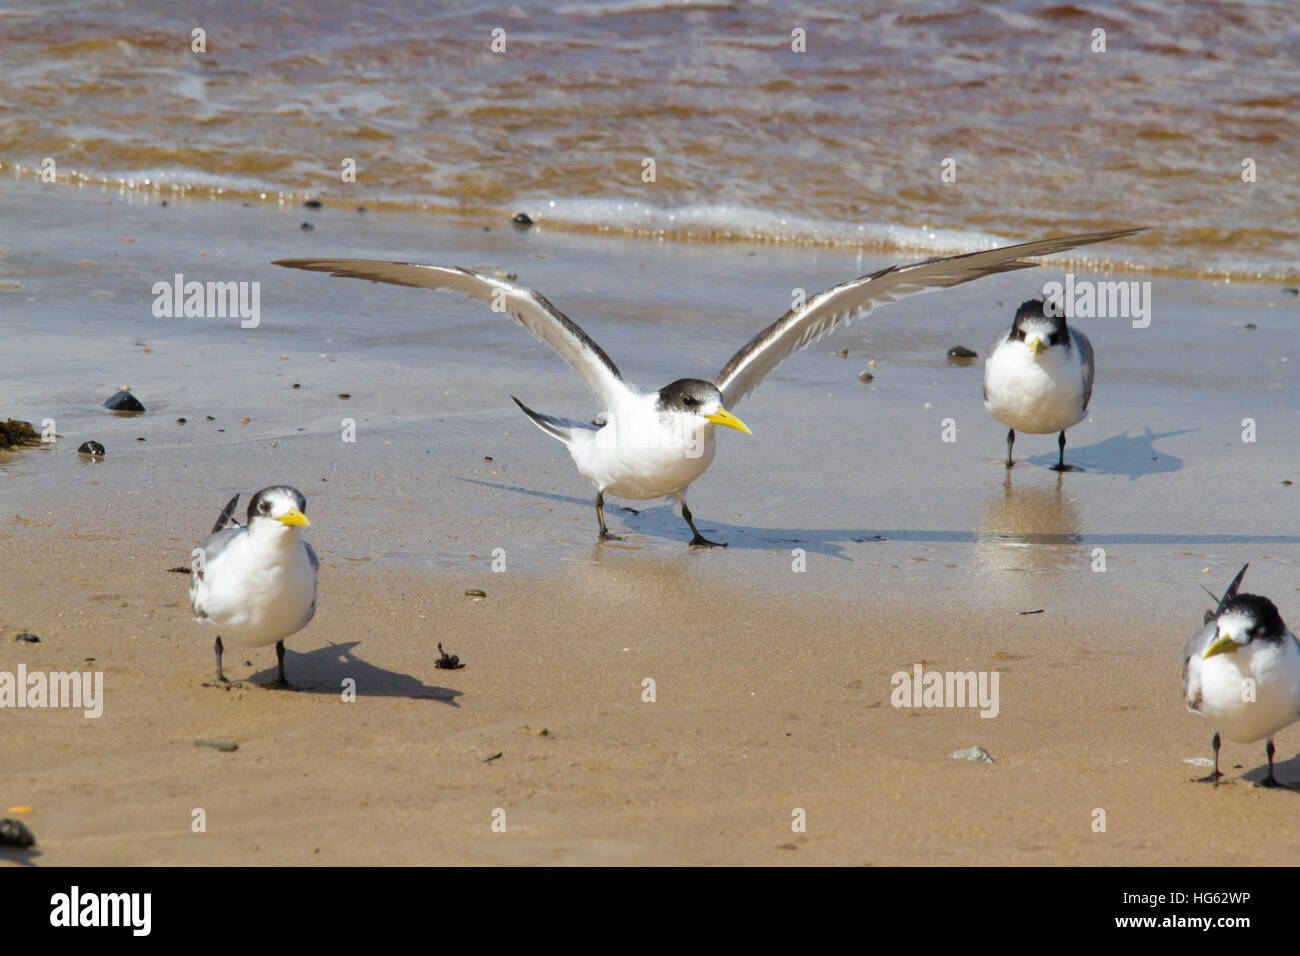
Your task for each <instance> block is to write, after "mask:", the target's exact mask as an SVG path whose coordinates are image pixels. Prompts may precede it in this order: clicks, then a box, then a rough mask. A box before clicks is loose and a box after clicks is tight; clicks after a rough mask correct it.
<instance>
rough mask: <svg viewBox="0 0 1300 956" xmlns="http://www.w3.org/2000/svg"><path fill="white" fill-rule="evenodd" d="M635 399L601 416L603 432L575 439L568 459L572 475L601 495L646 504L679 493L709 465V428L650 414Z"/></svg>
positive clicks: (643, 398)
mask: <svg viewBox="0 0 1300 956" xmlns="http://www.w3.org/2000/svg"><path fill="white" fill-rule="evenodd" d="M655 401H656V396H655V395H653V394H652V395H638V396H635V397H633V398H631V399H630V400H629V401H627V402H624V403H621V404H620V407H618V408H616V409H611V410H609V411H608V412H607V413H606V423H605V427H604V428H601V429H600V430H599V431H595V432H583V433H580V434H578V435H576V436H575V440H574V441H573V442H572V443H571V444H570V445H569V453H570V454H571V455H572V456H573V463H574V464H575V465H576V466H577V468H578V471H579V472H580V473H581V474H582V475H583V476H584V477H586V478H587V479H588V480H589V481H591V482H592V483H593V484H595V485H596V487H597V488H602V489H604V491H605V492H606V493H607V494H611V495H617V496H618V497H620V498H634V499H642V500H644V499H649V498H659V497H662V496H664V495H672V494H675V493H677V492H680V491H682V490H683V489H685V488H686V486H687V485H689V484H690V483H691V482H692V481H694V480H695V479H696V478H698V477H699V476H700V475H702V474H703V473H704V471H705V469H707V468H708V467H709V464H710V463H711V462H712V461H713V455H714V450H715V444H714V435H713V430H714V426H713V425H712V424H705V425H702V426H699V427H698V428H697V427H694V426H688V425H686V424H685V422H686V420H687V419H686V417H685V416H665V415H661V414H660V413H659V412H658V411H657V410H656V409H655V405H654V403H655Z"/></svg>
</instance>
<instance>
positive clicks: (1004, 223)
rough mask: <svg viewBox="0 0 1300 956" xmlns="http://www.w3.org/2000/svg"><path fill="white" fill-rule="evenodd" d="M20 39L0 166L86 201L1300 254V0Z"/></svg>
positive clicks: (42, 30)
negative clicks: (1068, 236) (46, 169)
mask: <svg viewBox="0 0 1300 956" xmlns="http://www.w3.org/2000/svg"><path fill="white" fill-rule="evenodd" d="M196 29H202V30H204V31H205V37H204V45H205V47H206V52H195V51H194V50H193V49H192V43H193V40H192V35H193V31H194V30H196ZM498 31H499V32H498ZM1097 31H1104V34H1105V35H1104V41H1105V44H1104V46H1105V48H1104V51H1103V50H1101V49H1100V46H1099V38H1100V37H1099V34H1098V33H1097ZM494 40H495V41H496V49H494V46H493V43H494ZM0 45H3V49H4V51H5V70H4V71H3V73H2V74H0V104H3V105H4V106H5V107H6V108H5V109H0V169H3V170H5V171H6V172H7V173H8V174H9V175H11V176H16V177H18V178H21V179H28V180H31V179H35V178H36V177H37V176H38V175H39V174H40V171H41V168H42V164H43V163H44V162H45V161H47V160H48V161H50V162H52V163H53V164H54V165H53V167H52V169H51V173H52V174H53V176H54V179H55V182H57V183H58V184H60V185H62V186H65V187H66V186H75V185H77V184H86V183H93V184H105V183H106V184H111V185H119V184H120V185H121V186H122V187H123V188H124V189H126V190H129V191H131V192H135V193H138V194H140V195H141V196H147V197H168V198H171V199H172V201H173V202H175V201H178V200H179V199H180V198H181V197H184V196H190V197H196V198H202V199H207V198H210V197H218V198H223V199H227V200H229V199H236V200H241V201H244V200H248V201H254V202H266V203H272V204H276V203H280V202H282V201H283V202H287V203H289V204H290V205H296V204H297V202H298V201H300V200H301V199H303V198H305V197H308V196H311V197H318V198H320V199H322V200H323V201H325V202H326V203H327V204H331V205H334V206H337V207H338V208H340V209H352V208H354V207H355V206H357V205H365V206H367V207H369V208H372V209H373V208H378V207H384V208H390V209H402V210H422V211H424V212H426V213H429V214H431V215H433V216H436V217H439V218H443V219H463V218H467V217H468V218H471V219H475V220H477V219H478V218H483V217H485V216H488V215H491V216H494V217H501V216H505V215H513V214H514V213H516V212H521V211H522V212H527V213H528V214H530V215H531V216H532V217H533V218H534V219H535V220H537V221H538V222H545V223H547V224H549V225H551V226H552V227H559V228H564V229H571V230H579V231H590V232H595V233H601V234H603V233H613V234H621V235H641V236H662V237H665V238H668V239H673V240H687V239H691V240H719V239H736V238H739V239H747V240H753V241H760V242H774V243H782V244H795V245H823V246H835V247H848V248H863V249H868V250H873V251H880V250H885V249H898V248H908V249H924V250H931V251H935V252H953V251H965V250H969V249H973V248H977V247H980V246H986V245H989V244H992V243H994V242H995V239H996V237H1011V238H1022V237H1032V236H1037V235H1042V234H1045V233H1047V232H1049V231H1071V232H1080V231H1085V230H1089V229H1097V228H1103V227H1107V226H1117V225H1150V226H1153V227H1155V229H1156V231H1154V232H1152V233H1149V234H1147V235H1145V236H1142V237H1139V238H1137V239H1133V240H1129V241H1126V242H1124V243H1119V244H1115V245H1113V246H1110V247H1106V248H1095V249H1090V250H1087V255H1086V256H1084V257H1081V259H1080V261H1084V262H1093V263H1096V262H1099V261H1104V262H1108V263H1110V264H1114V265H1124V266H1128V267H1131V268H1136V269H1140V270H1148V271H1155V272H1158V273H1162V274H1171V275H1186V276H1209V277H1221V276H1233V277H1236V278H1239V279H1240V278H1250V277H1258V276H1263V277H1266V278H1268V279H1272V280H1283V279H1289V281H1290V282H1291V284H1294V278H1293V277H1294V276H1295V275H1296V266H1295V263H1296V261H1297V258H1298V256H1300V241H1298V239H1300V225H1297V219H1296V217H1295V216H1294V215H1292V214H1289V213H1290V212H1291V211H1293V210H1295V209H1296V208H1298V207H1300V173H1297V169H1296V164H1295V163H1294V162H1293V161H1292V160H1293V156H1292V153H1293V150H1289V149H1288V147H1287V143H1288V142H1293V141H1294V139H1295V136H1294V129H1293V124H1294V117H1295V115H1296V113H1297V109H1298V108H1300V99H1298V98H1297V97H1298V96H1300V94H1298V93H1297V90H1296V87H1295V82H1294V79H1295V76H1296V74H1297V70H1298V69H1300V53H1298V52H1297V51H1300V21H1298V20H1297V18H1296V17H1295V16H1294V9H1293V7H1292V5H1291V4H1288V3H1269V2H1257V3H1256V2H1252V3H1241V2H1208V3H1197V4H1153V3H1149V2H1145V0H1120V2H1116V3H1108V4H1105V5H1094V4H1088V3H1058V4H1042V3H1037V2H1031V0H1014V2H1010V3H999V4H993V5H990V4H982V3H975V2H958V3H952V4H943V5H934V6H923V5H916V4H912V3H901V2H900V3H885V4H871V5H869V6H868V5H861V4H856V3H851V2H845V0H841V2H832V3H825V4H817V5H816V7H815V9H810V10H800V11H793V10H791V9H788V8H787V7H784V6H780V5H775V4H770V3H761V2H759V3H738V2H710V3H679V2H668V0H660V2H653V0H651V2H612V3H604V2H577V3H569V4H560V5H553V4H538V3H520V4H500V3H493V2H474V0H471V2H466V3H456V4H443V3H422V4H411V3H407V2H403V0H365V2H360V0H327V2H317V0H311V2H308V0H288V2H285V3H279V4H276V5H275V6H274V8H273V9H259V10H258V12H257V15H256V17H255V18H250V17H249V16H248V14H247V11H246V10H245V9H244V8H243V6H242V5H239V4H232V5H225V6H223V5H209V6H207V7H205V8H203V9H202V13H201V16H196V15H195V13H194V12H193V11H191V10H189V9H187V8H185V7H184V6H183V5H182V6H176V5H173V4H165V3H136V4H120V3H116V2H112V0H63V2H58V3H41V4H28V5H25V6H18V7H11V8H9V9H8V10H7V11H5V12H3V13H0ZM796 47H801V52H797V51H796ZM647 160H653V161H654V170H653V173H654V175H653V177H652V178H651V179H649V181H648V172H647V167H646V161H647ZM949 160H950V161H951V166H950V167H949V168H950V169H951V176H950V177H949V179H951V181H947V180H945V178H944V177H943V176H942V175H941V174H942V173H943V171H944V169H945V168H946V167H945V164H946V162H947V161H949ZM1247 161H1250V163H1251V164H1252V168H1253V169H1254V170H1255V181H1254V182H1252V183H1246V182H1243V178H1242V177H1243V163H1246V162H1247ZM349 162H351V163H352V164H353V165H354V166H355V172H356V175H355V181H349V182H345V181H344V179H343V171H344V166H345V164H347V163H349Z"/></svg>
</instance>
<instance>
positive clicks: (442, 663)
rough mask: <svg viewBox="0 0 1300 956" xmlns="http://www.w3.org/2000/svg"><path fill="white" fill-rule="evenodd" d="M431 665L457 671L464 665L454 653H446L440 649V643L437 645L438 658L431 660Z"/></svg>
mask: <svg viewBox="0 0 1300 956" xmlns="http://www.w3.org/2000/svg"><path fill="white" fill-rule="evenodd" d="M433 666H434V667H436V668H438V670H443V671H458V670H460V669H461V668H462V667H464V666H465V665H464V664H462V663H461V662H460V657H459V656H458V655H456V654H448V653H447V652H446V651H444V650H443V649H442V644H439V645H438V659H437V660H436V661H434V662H433Z"/></svg>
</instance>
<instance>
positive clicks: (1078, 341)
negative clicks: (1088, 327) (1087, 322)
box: [1070, 329, 1096, 412]
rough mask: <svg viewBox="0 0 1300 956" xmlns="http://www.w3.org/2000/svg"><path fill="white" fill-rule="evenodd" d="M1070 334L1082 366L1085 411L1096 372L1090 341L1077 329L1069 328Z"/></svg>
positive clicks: (1090, 399)
mask: <svg viewBox="0 0 1300 956" xmlns="http://www.w3.org/2000/svg"><path fill="white" fill-rule="evenodd" d="M1070 336H1071V337H1072V338H1073V339H1074V345H1075V347H1076V348H1077V349H1078V350H1079V364H1080V365H1082V366H1083V410H1084V411H1085V412H1086V411H1087V410H1088V403H1089V402H1090V401H1092V379H1093V375H1094V374H1095V372H1096V366H1095V365H1094V364H1093V358H1092V343H1091V342H1089V341H1088V336H1086V335H1084V334H1083V333H1082V332H1080V331H1079V330H1078V329H1070Z"/></svg>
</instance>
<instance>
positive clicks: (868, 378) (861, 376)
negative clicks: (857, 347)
mask: <svg viewBox="0 0 1300 956" xmlns="http://www.w3.org/2000/svg"><path fill="white" fill-rule="evenodd" d="M875 380H876V376H874V375H872V374H871V373H870V372H859V373H858V381H859V382H861V383H862V384H863V385H867V384H869V383H871V382H874V381H875Z"/></svg>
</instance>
